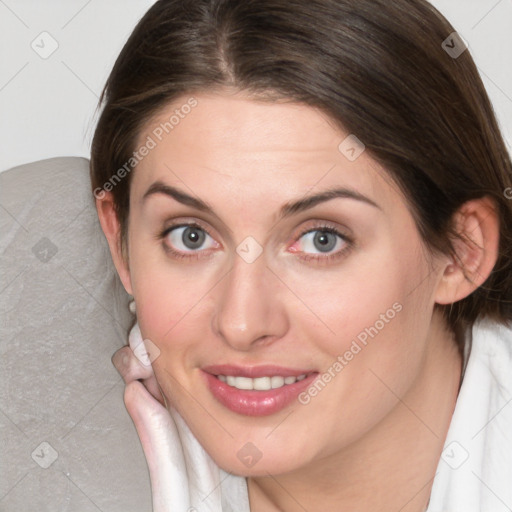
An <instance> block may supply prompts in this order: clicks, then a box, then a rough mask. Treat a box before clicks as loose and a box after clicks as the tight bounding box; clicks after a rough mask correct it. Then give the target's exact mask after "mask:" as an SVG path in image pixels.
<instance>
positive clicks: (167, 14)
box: [91, 0, 512, 332]
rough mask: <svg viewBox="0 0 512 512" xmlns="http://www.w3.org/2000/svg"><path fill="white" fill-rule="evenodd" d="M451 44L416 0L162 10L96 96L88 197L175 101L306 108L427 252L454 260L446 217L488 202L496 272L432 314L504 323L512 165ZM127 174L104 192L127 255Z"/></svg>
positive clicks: (256, 0)
mask: <svg viewBox="0 0 512 512" xmlns="http://www.w3.org/2000/svg"><path fill="white" fill-rule="evenodd" d="M453 33H454V29H453V27H452V26H451V25H450V24H449V23H448V21H447V20H446V19H445V18H444V17H443V16H442V15H441V14H440V13H439V12H438V11H437V10H436V9H435V8H434V7H432V6H431V5H430V4H429V3H428V2H426V1H424V0H393V1H389V0H160V1H158V2H157V3H155V4H154V5H153V6H152V7H151V9H149V11H148V12H147V13H146V15H145V16H144V17H143V18H142V19H141V20H140V22H139V23H138V25H137V26H136V28H135V29H134V31H133V33H132V34H131V36H130V37H129V39H128V41H127V43H126V44H125V46H124V48H123V50H122V51H121V53H120V55H119V57H118V59H117V61H116V63H115V65H114V68H113V70H112V72H111V74H110V76H109V78H108V80H107V83H106V85H105V88H104V90H103V93H102V96H101V99H100V103H99V106H101V105H103V111H102V113H101V116H100V119H99V122H98V125H97V128H96V131H95V134H94V139H93V144H92V156H91V181H92V188H93V190H94V191H96V193H97V191H98V190H100V191H101V190H103V189H105V184H106V183H108V182H109V180H110V183H112V181H111V180H112V177H113V176H114V175H115V173H118V170H119V169H120V168H122V167H123V166H124V168H125V169H126V163H127V162H129V161H130V158H131V157H132V155H133V151H134V150H135V144H136V141H137V138H138V136H139V134H140V132H141V128H142V127H143V126H144V125H145V124H146V123H147V122H149V120H151V119H152V117H153V116H155V115H156V114H157V113H158V111H159V110H160V109H162V108H164V107H165V106H166V105H168V104H169V103H170V102H172V101H173V100H175V99H176V98H177V97H179V96H181V95H183V94H193V93H194V92H195V91H206V90H212V89H215V88H221V87H225V86H231V87H234V88H236V89H237V90H243V91H246V92H248V93H251V94H254V95H257V96H259V97H261V98H265V99H267V100H268V101H272V100H274V99H277V98H283V99H289V100H292V101H298V102H302V103H304V104H307V105H310V106H313V107H316V108H319V109H321V110H322V111H324V112H326V113H327V114H328V115H329V116H330V117H331V118H332V119H333V120H334V121H335V122H336V123H338V124H339V126H340V127H342V128H343V129H344V130H346V131H348V132H349V133H352V134H355V135H356V136H357V137H358V138H359V139H360V140H361V141H363V142H364V144H365V146H366V149H367V150H368V151H370V153H371V155H372V157H373V158H374V159H375V160H376V161H377V162H379V163H380V164H381V165H382V166H383V167H384V168H385V169H386V170H387V172H388V173H389V176H390V177H391V179H393V180H394V181H395V182H396V183H397V184H398V186H399V187H400V189H401V190H402V192H403V194H404V196H405V198H406V200H407V201H408V204H409V207H410V210H411V213H412V214H413V216H414V218H415V221H416V224H417V227H418V230H419V232H420V234H421V236H422V238H423V239H424V241H425V244H426V246H427V247H428V248H430V249H431V250H437V251H442V252H445V253H446V254H449V253H452V254H454V255H455V253H454V250H453V247H452V241H453V237H454V236H456V234H455V233H454V231H453V226H452V219H453V214H454V212H455V211H456V210H457V209H458V208H459V207H460V206H461V205H462V204H463V203H464V202H466V201H468V200H471V199H476V198H480V197H483V196H489V197H491V198H492V199H493V200H494V202H495V204H496V207H497V210H498V214H499V218H500V245H499V250H500V253H499V257H498V261H497V263H496V266H495V268H494V270H493V272H492V273H491V275H490V276H489V278H488V279H487V280H486V282H485V283H484V284H483V285H482V286H480V287H479V288H478V289H477V290H476V291H475V292H473V293H472V294H471V295H470V296H468V297H466V298H465V299H463V300H461V301H459V302H457V303H455V304H451V305H450V306H447V307H443V308H442V309H443V312H444V315H445V318H446V319H447V321H448V324H449V325H450V326H451V327H452V328H453V329H455V330H456V331H457V332H460V329H461V328H465V327H467V326H471V325H472V324H473V322H474V321H475V320H476V319H477V317H478V316H479V315H480V316H481V317H489V318H491V319H494V320H497V321H499V322H502V323H507V322H511V321H512V201H511V200H510V199H507V197H506V195H507V194H506V191H507V190H509V191H512V189H510V188H509V187H510V186H511V176H512V165H511V160H510V155H509V154H508V152H507V150H506V147H505V144H504V141H503V138H502V136H501V134H500V131H499V128H498V125H497V122H496V118H495V115H494V112H493V109H492V107H491V104H490V101H489V98H488V96H487V93H486V91H485V88H484V86H483V83H482V81H481V79H480V76H479V74H478V72H477V69H476V66H475V64H474V62H473V60H472V58H471V56H470V54H469V51H462V53H461V54H460V55H458V53H460V52H457V53H455V54H454V53H450V52H449V51H447V50H449V48H453V47H455V44H456V43H457V44H458V45H459V48H458V49H459V50H462V49H461V48H460V44H461V41H460V40H459V39H457V36H456V35H454V34H453ZM450 37H452V38H451V39H450ZM443 41H449V44H448V46H447V45H446V43H445V44H443ZM128 170H129V169H128ZM124 175H126V176H125V177H124V178H123V179H118V180H117V181H116V183H115V186H113V187H110V188H111V190H112V194H113V198H114V202H115V207H116V211H117V215H118V218H119V221H120V224H121V228H122V240H121V241H122V243H123V246H124V244H125V242H126V226H127V222H128V213H129V192H130V182H131V174H130V173H129V172H127V173H123V176H124ZM117 177H119V173H118V174H117Z"/></svg>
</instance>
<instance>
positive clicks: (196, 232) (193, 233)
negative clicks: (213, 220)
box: [182, 227, 205, 249]
mask: <svg viewBox="0 0 512 512" xmlns="http://www.w3.org/2000/svg"><path fill="white" fill-rule="evenodd" d="M204 238H205V235H204V232H203V231H202V230H200V229H197V228H195V227H188V228H186V229H185V231H183V235H182V239H183V243H184V244H185V246H186V247H188V248H189V249H197V248H198V247H200V246H201V245H202V244H203V242H204Z"/></svg>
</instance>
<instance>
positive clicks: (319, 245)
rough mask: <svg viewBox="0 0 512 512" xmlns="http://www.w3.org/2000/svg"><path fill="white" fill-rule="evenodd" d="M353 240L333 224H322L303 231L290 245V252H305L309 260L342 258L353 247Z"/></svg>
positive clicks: (305, 257) (304, 254)
mask: <svg viewBox="0 0 512 512" xmlns="http://www.w3.org/2000/svg"><path fill="white" fill-rule="evenodd" d="M352 245H353V243H352V240H351V239H350V238H349V237H348V236H346V235H344V234H342V233H340V232H339V231H338V230H337V229H335V228H333V227H331V226H320V227H317V228H315V229H310V230H308V231H306V232H305V233H303V234H302V235H301V236H300V237H299V238H298V239H297V241H296V242H295V243H294V244H293V245H292V246H291V247H290V249H289V250H290V252H295V253H303V255H302V258H303V259H305V260H307V261H309V260H317V261H319V260H323V261H324V262H325V261H327V260H333V259H335V258H341V257H342V256H344V255H345V253H346V252H347V251H349V250H350V249H351V247H352Z"/></svg>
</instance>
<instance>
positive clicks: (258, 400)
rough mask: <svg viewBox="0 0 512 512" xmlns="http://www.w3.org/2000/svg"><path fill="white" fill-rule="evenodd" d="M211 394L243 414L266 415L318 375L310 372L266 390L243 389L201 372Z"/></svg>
mask: <svg viewBox="0 0 512 512" xmlns="http://www.w3.org/2000/svg"><path fill="white" fill-rule="evenodd" d="M202 373H203V375H204V376H205V379H206V383H207V385H208V388H209V389H210V391H211V392H212V394H213V396H214V397H215V398H216V399H217V400H218V401H219V402H220V403H221V404H222V405H224V406H225V407H227V408H228V409H229V410H230V411H233V412H236V413H238V414H244V415H245V416H268V415H269V414H274V413H276V412H279V411H281V410H283V409H284V408H285V407H287V406H288V405H290V404H291V403H292V402H293V401H294V400H296V399H297V396H298V395H299V394H300V393H301V392H302V391H304V390H305V389H306V388H308V387H309V386H310V385H311V383H312V382H313V381H314V380H315V378H316V377H317V376H318V373H312V374H311V375H308V376H307V377H306V378H305V379H302V380H298V381H297V382H295V383H293V384H286V385H284V386H281V387H280V388H276V389H270V390H268V391H255V390H243V389H238V388H234V387H232V386H228V384H226V383H225V382H222V381H221V380H219V379H218V378H217V377H215V376H214V375H211V374H210V373H206V372H202Z"/></svg>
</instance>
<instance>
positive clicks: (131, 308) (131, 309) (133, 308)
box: [128, 300, 135, 315]
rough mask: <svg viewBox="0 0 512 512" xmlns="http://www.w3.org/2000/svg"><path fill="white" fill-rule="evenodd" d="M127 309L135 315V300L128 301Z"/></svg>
mask: <svg viewBox="0 0 512 512" xmlns="http://www.w3.org/2000/svg"><path fill="white" fill-rule="evenodd" d="M128 309H129V310H130V312H131V313H132V314H133V315H135V301H134V300H132V301H130V302H129V303H128Z"/></svg>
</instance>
